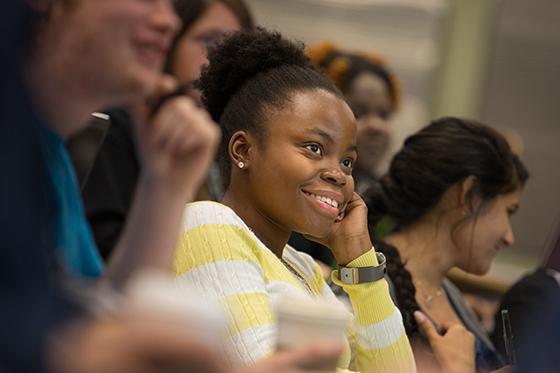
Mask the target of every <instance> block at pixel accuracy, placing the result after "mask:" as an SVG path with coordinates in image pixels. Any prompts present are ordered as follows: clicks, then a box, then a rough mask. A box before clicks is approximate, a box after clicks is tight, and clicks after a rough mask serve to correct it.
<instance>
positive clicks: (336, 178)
mask: <svg viewBox="0 0 560 373" xmlns="http://www.w3.org/2000/svg"><path fill="white" fill-rule="evenodd" d="M346 178H347V175H346V174H345V173H344V172H342V170H341V169H340V167H330V168H327V169H324V170H323V171H322V172H321V179H323V180H324V181H326V182H328V183H330V184H333V185H337V186H341V187H343V186H345V185H346Z"/></svg>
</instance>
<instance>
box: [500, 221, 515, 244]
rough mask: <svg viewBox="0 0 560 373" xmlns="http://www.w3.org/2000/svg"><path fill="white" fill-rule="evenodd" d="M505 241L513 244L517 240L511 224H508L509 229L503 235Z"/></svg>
mask: <svg viewBox="0 0 560 373" xmlns="http://www.w3.org/2000/svg"><path fill="white" fill-rule="evenodd" d="M503 241H504V243H505V244H506V245H507V246H512V245H513V244H514V242H515V237H514V235H513V229H512V228H511V224H508V230H507V232H506V233H505V235H504V237H503Z"/></svg>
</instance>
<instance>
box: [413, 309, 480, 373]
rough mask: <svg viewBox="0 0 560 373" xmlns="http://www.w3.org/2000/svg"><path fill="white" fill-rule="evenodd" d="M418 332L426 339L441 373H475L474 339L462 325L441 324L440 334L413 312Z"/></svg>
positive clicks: (420, 315) (421, 315) (422, 317)
mask: <svg viewBox="0 0 560 373" xmlns="http://www.w3.org/2000/svg"><path fill="white" fill-rule="evenodd" d="M414 318H415V319H416V322H417V324H418V327H419V328H420V331H421V332H422V333H423V334H424V336H425V337H426V338H427V339H428V342H429V343H430V347H431V348H432V351H433V353H434V355H435V357H436V360H437V362H438V364H439V366H440V368H441V372H442V373H474V372H475V344H474V342H475V338H474V335H473V334H472V333H471V332H469V331H468V330H467V329H466V328H465V327H464V326H463V325H460V324H450V325H445V324H442V325H441V328H442V329H443V330H442V332H443V334H440V332H438V330H437V329H436V327H435V326H434V324H432V322H431V321H430V320H429V319H428V318H427V317H426V316H425V315H424V314H423V313H422V312H420V311H416V312H414Z"/></svg>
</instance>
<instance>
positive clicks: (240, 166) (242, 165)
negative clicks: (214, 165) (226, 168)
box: [237, 161, 245, 168]
mask: <svg viewBox="0 0 560 373" xmlns="http://www.w3.org/2000/svg"><path fill="white" fill-rule="evenodd" d="M237 166H238V167H239V168H243V167H245V163H243V161H239V163H237Z"/></svg>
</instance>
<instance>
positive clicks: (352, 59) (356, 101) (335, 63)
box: [307, 42, 401, 194]
mask: <svg viewBox="0 0 560 373" xmlns="http://www.w3.org/2000/svg"><path fill="white" fill-rule="evenodd" d="M307 54H308V56H309V58H310V59H311V61H312V62H313V63H314V64H316V65H317V66H319V67H320V68H321V69H322V70H323V71H324V72H325V73H326V74H327V76H328V77H329V78H330V79H331V80H332V81H333V82H334V84H335V85H336V86H337V87H338V89H340V91H341V92H342V93H343V94H344V98H345V99H346V102H348V105H349V106H350V109H352V112H353V113H354V116H355V117H356V120H357V123H358V142H357V146H358V155H359V157H358V161H357V162H356V165H355V169H354V174H353V175H354V178H355V179H356V192H358V194H361V193H363V192H364V191H365V190H366V189H367V187H368V185H369V184H370V183H371V182H372V181H373V180H375V179H377V178H378V177H379V176H380V172H381V171H380V161H382V160H383V159H384V157H385V153H386V152H387V150H388V147H389V141H390V137H391V126H390V122H389V121H390V119H391V117H392V116H393V114H394V113H395V112H396V111H397V110H398V108H399V105H400V100H401V98H400V86H399V82H398V81H397V78H396V77H395V75H394V74H393V73H392V72H391V71H390V70H389V68H388V67H387V64H386V63H385V61H384V59H383V58H382V57H381V56H379V55H377V54H374V53H367V52H354V53H352V52H345V51H341V50H339V49H337V48H336V47H335V46H334V45H333V44H331V43H328V42H324V43H319V44H316V45H312V46H310V47H309V48H308V49H307Z"/></svg>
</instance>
